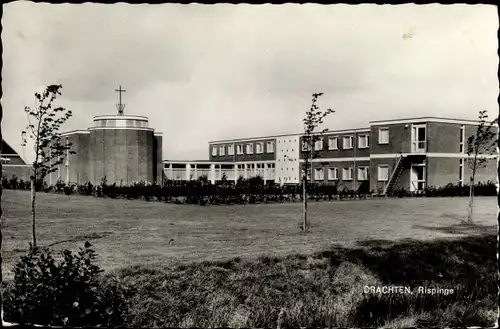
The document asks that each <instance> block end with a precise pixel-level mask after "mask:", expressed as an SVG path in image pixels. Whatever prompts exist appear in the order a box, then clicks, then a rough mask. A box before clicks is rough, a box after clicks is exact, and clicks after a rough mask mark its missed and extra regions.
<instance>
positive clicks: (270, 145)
mask: <svg viewBox="0 0 500 329" xmlns="http://www.w3.org/2000/svg"><path fill="white" fill-rule="evenodd" d="M267 153H274V142H267Z"/></svg>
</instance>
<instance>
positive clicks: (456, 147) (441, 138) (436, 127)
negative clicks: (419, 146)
mask: <svg viewBox="0 0 500 329" xmlns="http://www.w3.org/2000/svg"><path fill="white" fill-rule="evenodd" d="M460 127H461V125H460V124H456V123H438V122H429V123H427V152H429V153H459V152H460Z"/></svg>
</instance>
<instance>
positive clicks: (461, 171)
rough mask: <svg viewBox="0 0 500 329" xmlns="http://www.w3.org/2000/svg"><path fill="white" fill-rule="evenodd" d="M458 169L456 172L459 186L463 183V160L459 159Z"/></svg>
mask: <svg viewBox="0 0 500 329" xmlns="http://www.w3.org/2000/svg"><path fill="white" fill-rule="evenodd" d="M459 163H460V167H459V170H458V181H459V182H460V185H462V184H463V183H464V159H460V162H459Z"/></svg>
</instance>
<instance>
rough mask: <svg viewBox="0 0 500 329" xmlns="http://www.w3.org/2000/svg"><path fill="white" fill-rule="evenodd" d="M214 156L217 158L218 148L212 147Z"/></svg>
mask: <svg viewBox="0 0 500 329" xmlns="http://www.w3.org/2000/svg"><path fill="white" fill-rule="evenodd" d="M212 156H213V157H216V156H217V146H212Z"/></svg>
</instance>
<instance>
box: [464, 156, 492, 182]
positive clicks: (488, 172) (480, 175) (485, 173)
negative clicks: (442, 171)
mask: <svg viewBox="0 0 500 329" xmlns="http://www.w3.org/2000/svg"><path fill="white" fill-rule="evenodd" d="M464 166H465V167H464V184H469V182H470V176H471V175H472V170H471V169H470V167H469V166H468V165H467V160H465V162H464ZM496 180H497V160H496V159H488V160H487V161H486V163H485V167H482V168H479V169H477V170H476V177H475V181H476V184H477V183H479V182H482V183H486V182H487V181H493V182H496Z"/></svg>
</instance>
